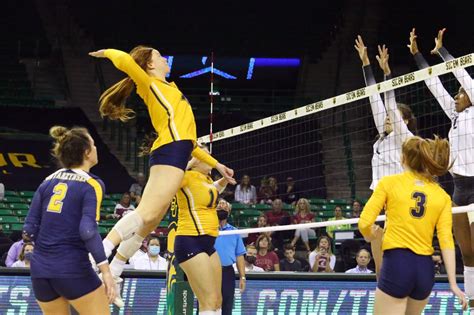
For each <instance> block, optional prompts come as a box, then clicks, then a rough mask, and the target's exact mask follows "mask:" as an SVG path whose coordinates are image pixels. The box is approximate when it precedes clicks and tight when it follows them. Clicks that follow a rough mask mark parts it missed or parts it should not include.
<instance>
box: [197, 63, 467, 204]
mask: <svg viewBox="0 0 474 315" xmlns="http://www.w3.org/2000/svg"><path fill="white" fill-rule="evenodd" d="M473 64H474V54H468V55H465V56H462V57H459V58H455V59H454V60H450V61H446V62H442V63H439V64H436V65H433V66H430V67H428V68H425V69H422V70H418V71H414V72H411V73H407V74H404V75H401V76H397V77H393V78H391V79H388V80H385V81H381V82H379V83H376V84H372V85H369V86H366V87H361V88H360V89H357V90H353V91H349V92H347V93H344V94H341V95H337V96H334V97H331V98H328V99H325V100H322V101H318V102H314V103H311V104H307V105H304V106H301V107H298V108H294V109H291V110H288V111H286V112H282V113H280V114H276V115H273V116H270V117H266V118H263V119H259V120H256V121H252V122H249V123H246V124H243V125H240V126H236V127H233V128H229V129H226V130H222V131H218V132H215V133H214V134H213V135H207V136H204V137H201V138H200V139H199V141H200V142H203V143H209V142H211V141H212V149H213V152H212V153H213V155H214V156H216V157H217V159H219V160H221V161H223V162H225V164H226V165H229V166H230V167H232V168H233V169H234V170H235V172H236V174H235V177H236V179H237V180H238V181H239V180H240V178H241V177H242V176H243V175H244V174H245V175H249V176H250V178H251V184H252V185H254V186H255V187H256V189H257V194H258V195H259V196H258V199H259V200H258V202H260V200H262V199H265V195H266V193H267V192H268V191H271V189H263V191H262V190H260V189H259V188H260V187H265V188H268V184H269V183H268V182H269V179H270V178H272V177H273V178H275V179H276V181H277V182H278V183H279V184H278V185H274V187H278V191H276V192H275V191H274V192H273V193H275V194H276V195H278V196H280V197H282V199H283V201H285V199H288V198H287V197H288V194H287V193H286V186H285V185H284V184H285V182H286V181H287V179H288V181H294V190H293V191H294V192H296V196H297V197H306V198H308V199H310V201H311V200H316V201H317V200H318V199H326V200H342V201H341V203H344V202H343V201H344V200H345V201H349V200H352V199H354V198H361V199H363V200H364V199H366V198H367V197H369V196H370V194H371V190H370V189H369V187H370V186H371V183H372V178H373V176H374V174H378V176H380V177H381V176H383V175H387V173H388V172H390V167H392V166H391V165H393V162H394V161H393V159H394V157H395V158H399V155H400V149H401V143H400V141H398V142H397V141H394V142H393V141H392V142H391V141H389V139H388V138H389V137H390V131H389V132H387V131H386V130H385V129H386V128H385V126H384V125H385V118H386V116H388V115H387V113H388V110H389V108H388V106H389V104H388V103H390V98H394V101H395V102H396V103H397V104H400V103H402V104H406V105H407V106H408V107H409V108H410V109H411V111H412V114H413V116H414V117H416V122H417V131H414V130H413V134H418V135H420V136H422V137H430V138H432V137H433V135H434V134H436V135H439V136H441V137H443V138H447V137H448V132H449V130H450V128H451V125H452V121H451V118H452V117H449V116H448V114H447V112H445V111H444V110H443V108H442V107H441V106H440V102H441V101H440V98H443V99H445V101H446V102H447V101H448V100H452V106H453V108H454V102H455V101H454V97H455V95H456V94H457V93H458V90H459V88H460V86H461V84H460V80H459V77H458V78H456V77H455V76H454V75H453V72H455V71H458V73H459V71H463V73H464V75H465V76H468V79H469V80H470V78H471V77H472V73H473V68H472V65H473ZM372 69H373V72H374V73H375V74H376V76H378V77H381V76H382V75H381V73H382V72H381V70H380V69H379V68H378V65H376V64H373V65H372ZM395 70H396V69H395ZM464 70H466V71H464ZM360 75H361V77H362V76H363V72H362V69H361V72H360ZM436 77H439V78H440V81H438V82H435V83H433V82H430V79H432V78H436ZM431 81H433V80H431ZM429 84H437V85H440V87H442V89H439V90H440V91H443V93H444V94H443V95H441V96H440V95H437V96H436V97H435V96H434V94H433V93H432V91H430V90H432V89H430V88H429V86H428V85H429ZM391 91H392V92H391ZM377 95H379V96H380V100H382V103H381V105H380V104H379V109H380V106H382V109H381V110H380V111H379V112H377V113H376V112H374V108H373V107H374V105H373V104H372V109H371V102H373V100H374V99H375V98H376V97H377ZM243 110H244V109H243ZM453 110H454V109H453ZM403 118H405V117H403ZM376 122H378V123H377V125H376ZM395 125H396V123H392V129H393V128H394V127H395ZM455 127H456V126H454V127H453V128H455ZM403 132H405V134H404V135H402V137H401V138H402V139H404V138H406V136H408V131H407V130H405V131H403ZM463 141H464V140H463ZM461 142H462V141H461ZM467 142H468V141H465V143H467ZM397 143H398V144H397ZM387 145H388V146H389V148H388V150H389V151H390V150H393V151H394V152H395V151H397V152H398V157H397V155H396V154H395V155H393V154H388V155H387ZM466 145H467V147H466V150H468V149H473V148H474V145H471V144H470V143H467V144H466ZM384 146H385V147H384ZM458 149H459V150H463V148H458ZM379 150H384V151H385V154H386V155H385V157H383V156H382V157H378V155H379V153H380V152H378V151H379ZM381 154H382V155H383V154H384V153H383V152H382V153H381ZM374 159H375V160H374ZM377 159H378V161H377ZM443 181H444V178H441V182H443ZM270 182H271V181H270ZM443 184H444V182H443ZM270 185H271V184H270ZM446 185H447V186H448V188H447V190H448V191H449V180H447V181H446ZM259 190H260V191H259ZM259 193H260V194H259ZM289 201H292V200H291V198H290V199H289ZM293 201H294V200H293ZM263 202H265V201H263Z"/></svg>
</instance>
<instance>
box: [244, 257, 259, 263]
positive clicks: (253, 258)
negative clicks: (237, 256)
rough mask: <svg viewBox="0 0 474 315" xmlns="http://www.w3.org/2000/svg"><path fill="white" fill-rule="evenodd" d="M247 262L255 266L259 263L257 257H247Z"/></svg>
mask: <svg viewBox="0 0 474 315" xmlns="http://www.w3.org/2000/svg"><path fill="white" fill-rule="evenodd" d="M245 260H246V261H247V262H248V263H249V264H251V265H253V264H255V262H256V261H257V257H255V256H247V255H245Z"/></svg>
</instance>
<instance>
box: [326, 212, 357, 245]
mask: <svg viewBox="0 0 474 315" xmlns="http://www.w3.org/2000/svg"><path fill="white" fill-rule="evenodd" d="M344 219H345V218H344V217H343V216H342V208H341V207H340V206H336V207H335V208H334V218H330V219H329V220H328V221H337V220H344ZM350 229H351V225H350V224H341V225H333V226H328V227H326V233H327V234H328V235H329V237H331V238H334V231H338V230H350Z"/></svg>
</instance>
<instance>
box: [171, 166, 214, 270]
mask: <svg viewBox="0 0 474 315" xmlns="http://www.w3.org/2000/svg"><path fill="white" fill-rule="evenodd" d="M217 197H218V191H217V188H216V187H215V185H214V183H213V181H212V179H211V178H210V177H209V176H207V175H204V174H202V173H200V172H197V171H192V170H190V171H186V173H185V174H184V179H183V182H182V184H181V188H180V190H179V191H178V193H177V196H176V198H177V202H178V209H179V210H178V229H177V231H176V239H175V255H176V259H177V261H178V262H179V263H182V262H184V261H186V260H188V259H190V258H192V257H193V256H195V255H197V254H199V253H201V252H205V253H207V254H208V255H209V256H210V255H212V254H213V253H214V252H215V249H214V243H215V239H216V237H217V235H218V234H219V219H218V218H217V212H216V207H217Z"/></svg>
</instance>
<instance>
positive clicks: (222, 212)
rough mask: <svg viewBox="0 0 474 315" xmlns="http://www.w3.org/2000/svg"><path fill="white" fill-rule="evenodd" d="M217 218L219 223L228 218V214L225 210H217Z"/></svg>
mask: <svg viewBox="0 0 474 315" xmlns="http://www.w3.org/2000/svg"><path fill="white" fill-rule="evenodd" d="M217 217H218V218H219V220H220V221H222V220H226V219H227V218H228V217H229V212H227V211H225V210H217Z"/></svg>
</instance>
